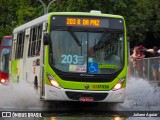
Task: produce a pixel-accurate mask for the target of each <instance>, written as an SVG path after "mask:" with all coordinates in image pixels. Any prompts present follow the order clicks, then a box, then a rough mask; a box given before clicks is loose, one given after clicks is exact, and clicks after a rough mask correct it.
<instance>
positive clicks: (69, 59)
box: [61, 55, 78, 64]
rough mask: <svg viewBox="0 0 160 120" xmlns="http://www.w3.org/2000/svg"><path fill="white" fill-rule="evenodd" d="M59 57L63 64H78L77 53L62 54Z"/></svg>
mask: <svg viewBox="0 0 160 120" xmlns="http://www.w3.org/2000/svg"><path fill="white" fill-rule="evenodd" d="M61 58H62V61H61V63H63V64H71V63H73V64H78V55H62V56H61Z"/></svg>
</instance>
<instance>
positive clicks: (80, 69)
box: [69, 65, 87, 72]
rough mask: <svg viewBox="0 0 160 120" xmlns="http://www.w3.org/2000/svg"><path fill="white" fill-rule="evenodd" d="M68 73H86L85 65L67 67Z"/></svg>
mask: <svg viewBox="0 0 160 120" xmlns="http://www.w3.org/2000/svg"><path fill="white" fill-rule="evenodd" d="M69 71H70V72H86V71H87V70H86V65H69Z"/></svg>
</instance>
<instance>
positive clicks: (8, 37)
mask: <svg viewBox="0 0 160 120" xmlns="http://www.w3.org/2000/svg"><path fill="white" fill-rule="evenodd" d="M4 38H12V36H3V39H4Z"/></svg>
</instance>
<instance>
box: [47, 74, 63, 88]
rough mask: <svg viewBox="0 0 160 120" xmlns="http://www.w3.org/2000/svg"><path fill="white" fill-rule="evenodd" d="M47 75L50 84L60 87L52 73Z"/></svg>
mask: <svg viewBox="0 0 160 120" xmlns="http://www.w3.org/2000/svg"><path fill="white" fill-rule="evenodd" d="M47 76H48V79H49V82H50V83H51V85H52V86H54V87H56V88H61V86H60V85H59V83H58V82H57V81H56V79H55V78H54V77H53V76H52V75H50V74H47Z"/></svg>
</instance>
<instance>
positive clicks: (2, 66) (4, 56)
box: [0, 48, 10, 73]
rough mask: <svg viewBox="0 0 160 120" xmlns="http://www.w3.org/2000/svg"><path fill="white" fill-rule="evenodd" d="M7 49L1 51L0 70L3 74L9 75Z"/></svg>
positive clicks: (8, 50)
mask: <svg viewBox="0 0 160 120" xmlns="http://www.w3.org/2000/svg"><path fill="white" fill-rule="evenodd" d="M9 52H10V49H9V48H3V49H2V51H1V60H0V61H1V63H0V70H1V71H2V72H4V73H9Z"/></svg>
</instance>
